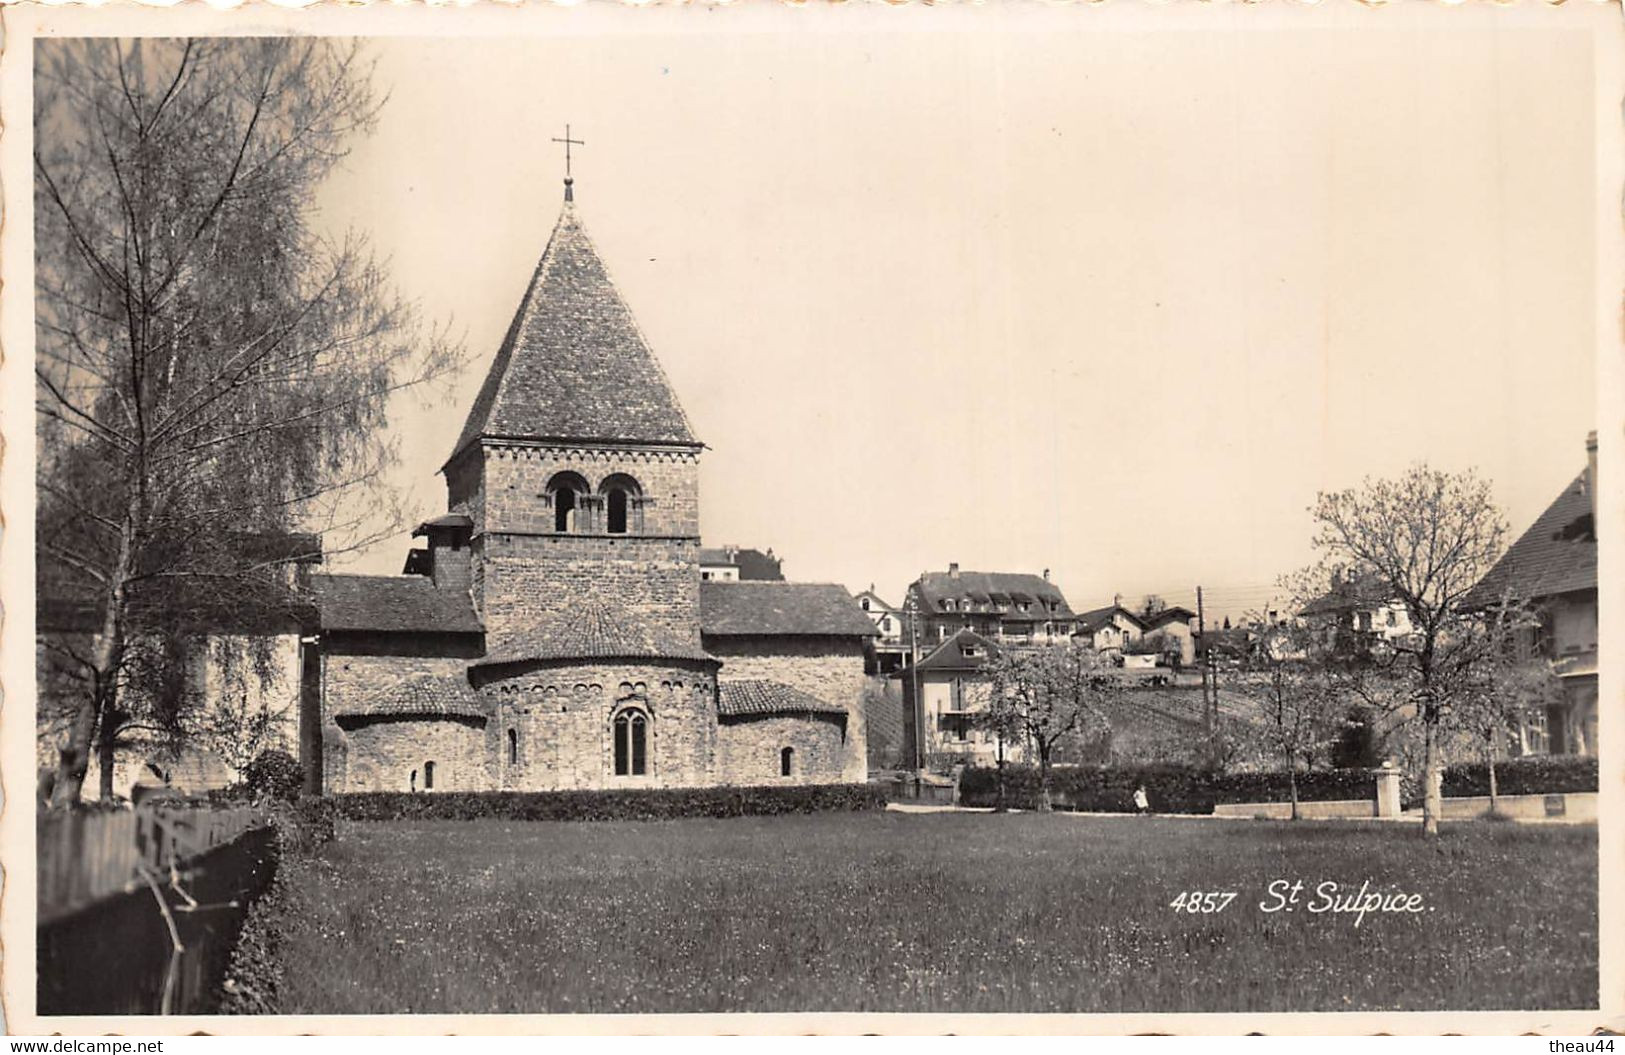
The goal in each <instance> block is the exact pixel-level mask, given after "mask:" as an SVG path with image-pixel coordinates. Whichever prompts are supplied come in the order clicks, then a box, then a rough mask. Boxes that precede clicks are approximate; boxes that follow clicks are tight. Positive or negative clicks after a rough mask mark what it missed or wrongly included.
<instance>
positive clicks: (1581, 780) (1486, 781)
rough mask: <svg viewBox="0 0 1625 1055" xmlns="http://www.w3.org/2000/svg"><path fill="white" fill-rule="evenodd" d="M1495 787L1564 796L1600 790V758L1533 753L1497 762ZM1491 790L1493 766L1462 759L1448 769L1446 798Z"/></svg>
mask: <svg viewBox="0 0 1625 1055" xmlns="http://www.w3.org/2000/svg"><path fill="white" fill-rule="evenodd" d="M1495 790H1496V791H1497V792H1498V793H1499V794H1502V795H1560V794H1565V793H1568V792H1580V791H1596V790H1597V760H1596V758H1594V757H1589V756H1585V755H1529V756H1527V757H1525V758H1509V759H1507V760H1506V761H1505V762H1497V763H1495ZM1489 793H1490V772H1489V767H1488V766H1486V765H1485V764H1484V763H1482V762H1461V763H1457V764H1456V765H1453V766H1446V767H1445V769H1444V795H1445V797H1446V798H1468V797H1471V796H1474V795H1488V794H1489Z"/></svg>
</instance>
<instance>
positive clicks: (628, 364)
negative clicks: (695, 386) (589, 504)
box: [448, 187, 701, 464]
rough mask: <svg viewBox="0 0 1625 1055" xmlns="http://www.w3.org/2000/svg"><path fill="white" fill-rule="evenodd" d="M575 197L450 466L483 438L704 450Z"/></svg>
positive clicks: (569, 202) (561, 216)
mask: <svg viewBox="0 0 1625 1055" xmlns="http://www.w3.org/2000/svg"><path fill="white" fill-rule="evenodd" d="M571 197H572V196H571V195H570V194H569V188H568V187H566V197H565V201H564V208H563V210H562V211H561V212H560V213H559V219H558V223H557V224H556V225H554V227H553V234H552V236H551V237H550V238H549V239H548V241H547V248H546V249H545V250H544V251H543V252H542V259H541V261H540V262H539V263H537V265H536V271H535V273H534V274H533V275H532V276H531V279H530V285H529V286H528V287H526V289H525V296H524V299H523V300H521V301H520V302H519V310H518V311H516V312H515V313H514V317H513V322H512V323H511V324H510V325H509V326H508V334H507V336H506V337H504V338H503V341H502V346H501V347H500V348H499V349H498V350H497V355H496V359H495V361H493V362H492V363H491V370H490V372H489V373H488V374H486V375H485V383H484V384H483V385H481V386H480V391H479V395H478V396H476V397H475V398H474V405H473V406H472V407H471V408H470V409H469V412H468V420H467V421H466V422H464V423H463V431H462V433H461V435H459V436H458V437H457V446H456V447H455V448H453V450H452V454H451V459H448V464H449V462H450V461H451V460H452V459H455V458H456V457H457V455H459V454H461V453H462V452H463V450H464V449H465V448H467V447H468V446H469V445H470V444H471V443H474V442H475V441H477V440H478V439H480V438H481V437H487V438H493V439H536V440H566V441H573V442H593V441H599V442H610V443H648V444H670V445H677V446H692V447H698V446H700V445H701V444H700V442H699V441H698V440H696V439H695V438H694V433H693V431H692V430H691V429H690V428H689V424H688V417H687V416H686V415H685V414H684V413H683V408H682V406H681V405H680V404H679V403H678V402H677V394H676V393H675V392H673V391H672V387H671V382H670V381H668V380H667V378H666V373H665V371H664V370H662V369H661V368H660V363H659V362H658V361H656V359H655V356H654V352H653V351H651V350H650V348H649V344H648V342H647V341H645V340H644V338H643V334H642V332H641V331H639V329H638V324H637V322H636V320H634V319H633V318H632V311H631V309H629V308H628V307H627V306H626V302H625V301H624V300H622V299H621V295H620V293H619V292H618V291H617V290H616V289H615V285H614V283H613V282H611V281H610V277H609V272H608V270H607V269H606V268H605V267H604V262H603V261H602V260H601V259H600V258H599V256H598V251H597V249H595V248H594V247H593V244H592V240H591V239H590V238H588V237H587V232H586V230H585V229H584V228H583V227H582V226H581V220H580V218H579V217H578V216H577V215H576V210H575V204H574V203H573V201H572V200H571Z"/></svg>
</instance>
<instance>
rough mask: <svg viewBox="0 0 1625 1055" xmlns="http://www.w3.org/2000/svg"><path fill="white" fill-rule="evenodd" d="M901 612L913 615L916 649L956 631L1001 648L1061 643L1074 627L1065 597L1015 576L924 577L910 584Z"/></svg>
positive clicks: (953, 567)
mask: <svg viewBox="0 0 1625 1055" xmlns="http://www.w3.org/2000/svg"><path fill="white" fill-rule="evenodd" d="M903 607H904V610H905V611H912V612H915V613H917V614H918V618H919V620H920V630H919V636H920V645H921V647H922V648H928V647H933V646H935V645H937V644H940V643H942V642H944V641H947V640H948V638H950V637H951V636H952V635H954V634H955V633H957V632H959V631H961V630H971V631H974V632H975V633H977V634H980V635H982V636H983V637H985V638H987V639H989V640H991V641H995V642H1001V643H1007V644H1018V645H1030V644H1065V643H1066V642H1068V641H1070V640H1071V638H1072V633H1073V631H1074V630H1075V629H1076V628H1077V615H1076V613H1074V612H1073V611H1072V608H1071V606H1070V605H1068V604H1067V601H1066V597H1065V596H1064V595H1063V594H1062V593H1061V590H1060V588H1059V587H1058V586H1056V585H1055V584H1054V583H1052V582H1050V578H1049V569H1047V568H1046V569H1045V570H1044V574H1043V575H1042V576H1039V575H1028V574H1022V573H1018V572H983V571H960V569H959V565H958V564H950V565H948V570H947V571H945V572H923V573H921V575H920V577H919V578H918V579H916V580H915V581H914V582H913V583H911V584H910V585H909V588H908V596H907V598H906V599H905V601H904V602H903Z"/></svg>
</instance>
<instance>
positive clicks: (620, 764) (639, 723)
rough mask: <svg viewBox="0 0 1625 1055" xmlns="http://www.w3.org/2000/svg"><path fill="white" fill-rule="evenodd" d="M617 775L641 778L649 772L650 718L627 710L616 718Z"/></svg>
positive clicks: (641, 713) (635, 711)
mask: <svg viewBox="0 0 1625 1055" xmlns="http://www.w3.org/2000/svg"><path fill="white" fill-rule="evenodd" d="M614 733H615V775H616V776H618V777H641V776H643V775H645V774H646V773H648V772H649V717H648V715H646V714H644V713H643V712H642V711H637V710H625V711H622V712H621V713H620V714H617V715H616V716H615V725H614Z"/></svg>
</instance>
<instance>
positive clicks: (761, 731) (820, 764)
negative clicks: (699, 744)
mask: <svg viewBox="0 0 1625 1055" xmlns="http://www.w3.org/2000/svg"><path fill="white" fill-rule="evenodd" d="M845 733H846V730H845V729H843V728H842V722H841V720H840V717H839V716H838V715H833V714H828V715H826V714H818V715H778V716H762V717H738V718H724V719H722V724H721V727H720V728H719V730H718V737H717V778H718V779H719V780H720V781H722V782H723V783H725V784H833V783H838V782H840V781H842V780H846V779H849V778H848V777H847V775H846V770H847V746H846V735H845ZM786 747H788V748H791V749H792V751H793V752H794V753H793V755H792V757H791V763H790V775H789V776H787V777H786V776H783V775H782V774H781V768H780V762H781V756H780V752H781V751H782V750H783V749H784V748H786Z"/></svg>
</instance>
